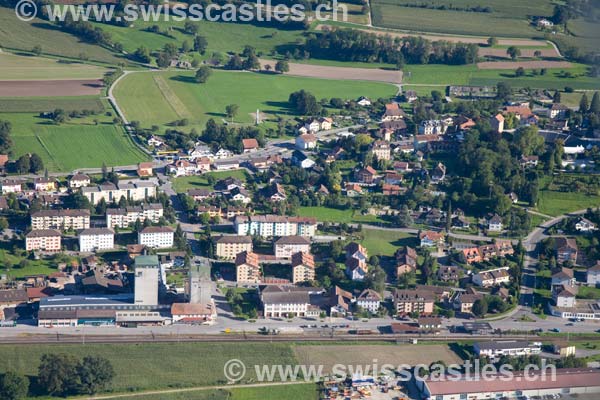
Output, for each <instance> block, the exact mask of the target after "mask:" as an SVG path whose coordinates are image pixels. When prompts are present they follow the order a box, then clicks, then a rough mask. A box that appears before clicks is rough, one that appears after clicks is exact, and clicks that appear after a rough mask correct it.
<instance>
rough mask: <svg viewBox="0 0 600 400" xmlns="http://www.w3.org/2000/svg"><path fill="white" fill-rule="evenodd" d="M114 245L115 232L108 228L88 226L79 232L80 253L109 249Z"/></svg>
mask: <svg viewBox="0 0 600 400" xmlns="http://www.w3.org/2000/svg"><path fill="white" fill-rule="evenodd" d="M114 247H115V232H114V231H113V230H112V229H108V228H89V229H84V230H82V231H81V232H79V251H80V252H82V253H87V252H95V251H99V250H110V249H113V248H114Z"/></svg>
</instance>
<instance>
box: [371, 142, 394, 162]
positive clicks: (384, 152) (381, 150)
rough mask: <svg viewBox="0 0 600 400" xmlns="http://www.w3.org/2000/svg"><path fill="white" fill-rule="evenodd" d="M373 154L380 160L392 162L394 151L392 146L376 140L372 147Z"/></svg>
mask: <svg viewBox="0 0 600 400" xmlns="http://www.w3.org/2000/svg"><path fill="white" fill-rule="evenodd" d="M371 153H373V157H375V158H376V159H378V160H390V159H391V156H392V151H391V148H390V144H389V143H388V142H386V141H384V140H376V141H374V142H373V144H372V145H371Z"/></svg>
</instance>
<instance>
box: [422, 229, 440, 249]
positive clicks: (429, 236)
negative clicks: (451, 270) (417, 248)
mask: <svg viewBox="0 0 600 400" xmlns="http://www.w3.org/2000/svg"><path fill="white" fill-rule="evenodd" d="M419 240H420V241H421V247H443V246H444V243H445V239H444V233H443V232H434V231H421V232H419Z"/></svg>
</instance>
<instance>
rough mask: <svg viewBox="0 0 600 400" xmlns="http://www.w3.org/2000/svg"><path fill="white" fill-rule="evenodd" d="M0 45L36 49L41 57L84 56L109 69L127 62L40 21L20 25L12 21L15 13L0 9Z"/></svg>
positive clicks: (11, 9)
mask: <svg viewBox="0 0 600 400" xmlns="http://www.w3.org/2000/svg"><path fill="white" fill-rule="evenodd" d="M0 43H1V44H2V47H5V48H7V49H16V50H24V51H31V49H32V48H33V46H35V45H39V46H41V47H42V53H43V54H49V55H54V56H58V57H67V58H75V59H79V57H80V55H81V54H84V55H85V56H87V57H88V58H89V59H90V60H93V61H99V62H103V63H108V64H113V65H116V64H118V63H120V62H126V61H127V60H126V59H125V58H123V57H119V56H117V55H116V54H114V53H112V52H111V51H109V50H107V49H104V48H102V47H100V46H95V45H92V44H89V43H84V42H82V41H80V40H79V39H78V38H77V37H75V36H73V35H70V34H68V33H64V32H62V31H60V30H59V29H58V28H57V27H56V26H54V25H52V24H51V23H49V22H47V21H44V20H42V19H37V18H36V19H34V20H33V21H31V22H23V21H20V20H19V19H18V18H16V17H15V10H14V9H13V8H6V7H0Z"/></svg>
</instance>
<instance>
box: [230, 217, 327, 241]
mask: <svg viewBox="0 0 600 400" xmlns="http://www.w3.org/2000/svg"><path fill="white" fill-rule="evenodd" d="M233 226H234V228H235V231H236V232H237V234H238V235H258V236H262V237H277V236H294V235H297V236H306V237H313V236H314V235H315V231H316V228H317V220H316V219H315V218H304V217H284V216H279V215H254V216H250V217H248V216H238V217H236V218H235V220H234V221H233Z"/></svg>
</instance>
